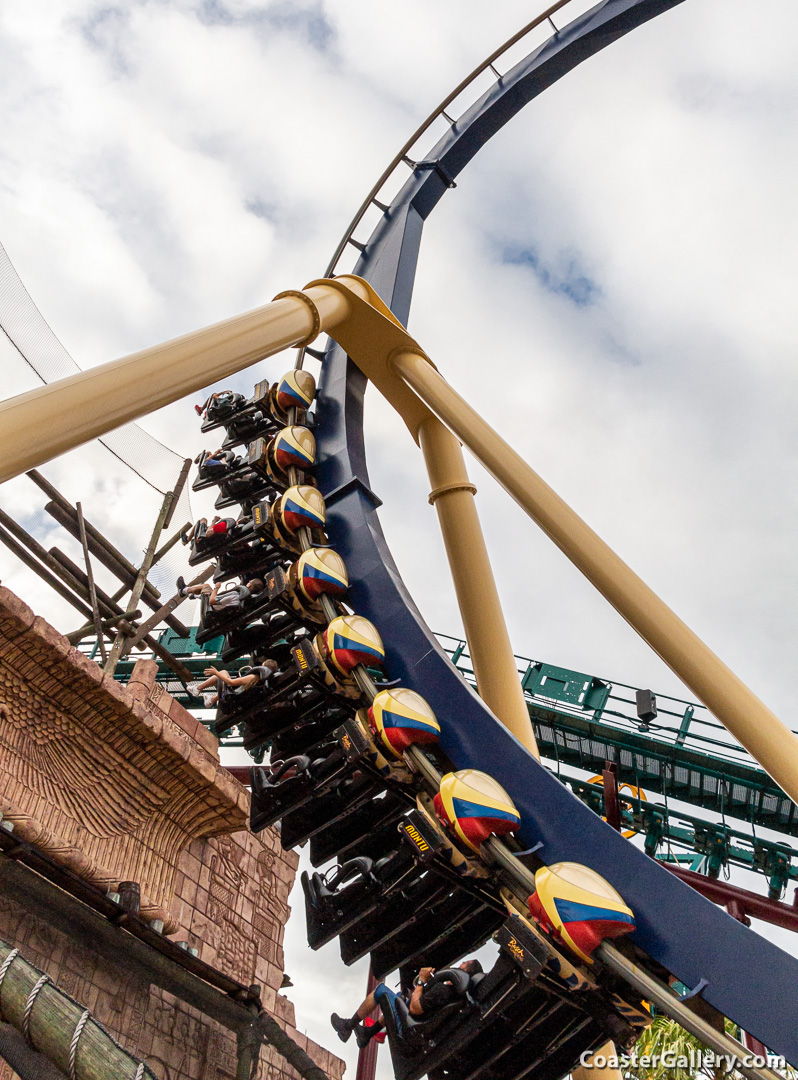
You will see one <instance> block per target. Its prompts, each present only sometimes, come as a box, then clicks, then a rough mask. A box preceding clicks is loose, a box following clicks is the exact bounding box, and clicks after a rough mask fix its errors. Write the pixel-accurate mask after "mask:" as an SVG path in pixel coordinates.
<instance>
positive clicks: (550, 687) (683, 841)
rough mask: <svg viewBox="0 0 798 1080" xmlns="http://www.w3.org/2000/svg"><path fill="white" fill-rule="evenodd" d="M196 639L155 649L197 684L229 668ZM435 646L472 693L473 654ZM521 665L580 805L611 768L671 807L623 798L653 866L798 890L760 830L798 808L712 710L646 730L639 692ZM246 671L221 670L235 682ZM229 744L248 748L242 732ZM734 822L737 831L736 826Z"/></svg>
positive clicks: (548, 743)
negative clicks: (752, 878)
mask: <svg viewBox="0 0 798 1080" xmlns="http://www.w3.org/2000/svg"><path fill="white" fill-rule="evenodd" d="M196 633H197V628H192V630H191V633H190V635H189V636H188V637H185V638H181V637H179V635H178V634H176V633H175V631H173V630H165V631H164V632H163V633H162V634H161V635H160V637H159V639H158V640H159V642H160V643H161V644H162V645H164V646H165V647H166V648H167V649H169V651H170V652H171V653H172V654H173V655H175V656H177V657H179V659H180V660H181V662H182V663H183V664H184V665H185V666H186V667H187V668H188V669H189V671H191V673H192V675H193V676H194V677H195V678H196V679H197V681H200V680H202V679H203V678H204V672H205V669H206V668H207V667H209V666H210V665H211V664H213V665H220V664H221V663H222V661H221V658H220V655H219V653H220V650H221V648H222V645H223V642H224V638H223V637H218V638H214V639H213V640H212V641H209V642H207V643H206V644H205V645H198V644H197V641H196ZM437 636H438V638H439V639H440V641H441V644H442V645H443V647H444V649H445V650H446V651H447V652H448V653H449V655H450V657H451V659H452V661H453V663H454V664H455V665H456V667H457V668H458V670H459V671H460V672H461V674H462V675H463V677H464V678H465V679H466V680H467V681H468V682H470V683H471V684H472V685H474V683H475V680H474V673H473V670H472V668H471V665H470V657H469V654H468V648H467V645H466V642H465V641H463V640H462V639H459V638H455V637H451V636H450V635H447V634H438V635H437ZM141 655H142V656H145V657H149V655H150V654H149V653H143V654H141ZM137 658H138V657H137ZM516 661H517V667H518V674H519V678H520V679H521V683H522V686H523V688H524V694H525V697H526V701H527V707H528V709H529V713H530V716H531V717H532V723H533V727H534V730H535V737H536V738H537V741H538V746H539V748H540V752H541V755H542V757H543V759H544V761H546V762H548V763H550V765H551V767H552V768H553V769H554V771H556V772H557V774H558V775H559V776H560V779H561V780H562V781H563V782H564V783H565V784H567V785H568V786H569V787H570V788H571V790H572V791H573V792H574V794H575V795H577V796H578V797H579V798H580V799H582V800H583V801H584V802H585V803H586V804H587V805H588V806H590V807H591V808H592V809H593V810H595V811H596V813H598V814H603V813H604V797H603V790H602V787H601V786H599V785H597V784H591V783H589V782H588V781H586V780H584V779H580V778H578V777H576V776H574V775H572V773H571V772H570V770H573V769H578V770H582V771H586V772H588V773H594V774H601V772H602V770H603V768H604V766H605V763H606V762H613V763H614V765H615V766H616V769H617V781H618V783H619V784H622V785H626V786H627V788H628V787H629V786H632V787H634V788H635V789H638V790H639V789H645V790H646V791H648V792H655V793H659V794H661V795H663V796H664V799H665V802H664V804H661V803H654V802H650V801H647V800H646V799H645V798H639V797H637V796H636V795H634V794H627V791H626V790H624V791H623V792H622V794H621V795H620V800H621V806H620V810H621V828H622V830H624V831H628V832H629V833H634V834H637V835H640V836H642V838H643V842H644V845H645V849H646V851H647V852H648V853H649V854H650V855H656V856H658V857H660V858H662V857H665V858H671V859H676V860H677V861H681V862H689V863H690V864H691V866H692V868H693V869H700V870H701V871H702V872H704V873H706V874H708V875H709V876H710V877H717V876H719V874H720V873H721V872H722V871H725V870H726V868H727V867H728V866H730V865H732V866H740V867H744V868H745V869H748V870H755V871H759V872H761V873H764V874H765V875H766V876H767V878H768V887H769V894H770V896H771V897H773V898H777V897H779V896H781V895H782V894H783V892H784V889H785V887H786V885H787V883H788V882H789V881H790V880H798V850H796V849H795V848H793V847H791V846H790V845H789V844H786V843H783V842H781V841H774V840H770V839H767V838H764V837H760V836H757V833H756V830H757V828H769V829H773V830H775V831H776V832H777V833H780V834H782V835H784V834H787V835H793V836H795V835H798V808H796V806H795V804H794V803H792V802H791V800H790V799H788V798H787V797H786V796H785V795H784V793H783V792H782V791H781V790H780V788H778V787H777V786H776V784H775V783H774V782H773V781H772V780H771V779H770V777H769V776H768V775H767V774H766V773H765V772H764V771H763V770H762V769H761V768H760V767H759V766H758V765H757V764H756V762H754V761H753V760H752V759H751V757H750V756H749V755H748V754H747V752H746V751H745V750H744V749H743V748H742V747H740V746H739V745H737V744H736V743H735V742H734V741H733V740H732V739H731V736H729V735H728V734H727V732H726V731H725V729H724V728H723V727H722V726H721V725H720V724H719V723H718V722H717V721H716V720H714V719H713V718H712V716H711V715H710V713H709V712H708V710H707V709H706V708H705V707H704V706H702V705H698V704H695V703H694V702H689V701H683V700H681V699H679V698H675V697H672V696H669V695H665V694H657V695H656V708H657V715H656V717H655V718H654V717H651V716H649V717H648V719H644V718H642V717H641V716H639V715H638V712H637V704H636V696H635V695H636V692H637V691H636V688H635V687H633V686H630V685H628V684H626V683H619V682H616V681H614V680H609V679H605V678H600V677H598V676H595V675H588V674H586V673H584V672H578V671H573V670H571V669H569V668H562V667H557V666H555V665H553V664H547V663H545V662H543V661H539V660H532V659H529V658H528V657H520V656H519V657H516ZM243 663H244V661H236V662H234V663H232V664H225V665H224V666H225V667H226V668H227V669H228V670H230V671H234V672H235V671H238V669H239V668H240V667H241V666H242V665H243ZM134 665H135V659H133V658H127V659H126V660H124V661H122V662H121V663H120V664H119V667H118V668H117V671H116V675H115V677H116V678H117V679H118V680H119V681H121V682H127V681H128V679H129V678H130V675H131V673H132V671H133V667H134ZM157 680H158V682H159V683H160V684H161V685H162V686H164V688H165V689H167V690H168V691H169V692H170V693H171V694H172V695H173V696H174V697H176V698H177V700H178V701H180V702H181V703H182V704H183V705H184V706H185V707H186V708H188V709H194V710H197V711H200V710H203V709H205V703H204V701H203V699H202V698H201V697H199V696H197V695H196V694H195V693H193V692H192V690H193V684H191V685H189V686H188V687H186V686H184V685H183V684H182V683H181V682H179V680H178V679H177V677H176V676H175V675H174V673H173V672H171V671H170V670H169V669H168V668H167V667H165V665H164V664H163V663H161V662H159V668H158V676H157ZM208 722H209V723H210V721H208ZM221 742H222V745H223V746H225V747H240V746H242V740H241V737H240V735H239V734H238V732H237V730H236V729H233V731H231V732H230V733H229V734H227V735H226V736H224V737H223V738H222V740H221ZM259 759H260V760H262V752H261V753H260V754H259ZM563 769H565V770H566V772H565V773H564V772H563ZM671 798H673V799H678V800H679V801H680V802H683V803H688V804H690V805H692V806H695V807H697V808H702V809H704V810H708V811H711V812H712V813H713V814H715V815H719V817H720V820H719V821H707V820H704V819H702V818H700V817H697V816H695V815H692V814H690V813H688V812H685V811H683V810H682V809H681V808H674V807H672V806H670V805H669V802H668V800H669V799H671ZM727 817H729V818H733V819H736V822H735V824H733V825H730V824H729V823H728V822H727ZM738 826H739V827H738ZM746 826H747V830H748V831H746Z"/></svg>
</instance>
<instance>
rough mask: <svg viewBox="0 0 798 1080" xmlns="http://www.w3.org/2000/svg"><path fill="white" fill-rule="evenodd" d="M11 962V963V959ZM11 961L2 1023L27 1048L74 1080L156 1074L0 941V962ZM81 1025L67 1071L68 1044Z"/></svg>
mask: <svg viewBox="0 0 798 1080" xmlns="http://www.w3.org/2000/svg"><path fill="white" fill-rule="evenodd" d="M9 958H10V960H9ZM6 961H9V963H8V967H7V968H6V969H5V975H4V977H3V1019H4V1020H5V1021H6V1023H8V1024H11V1026H12V1027H13V1028H15V1029H16V1030H17V1031H19V1032H21V1034H22V1035H23V1036H24V1037H25V1039H26V1041H27V1042H28V1044H29V1046H30V1047H31V1048H32V1049H33V1050H36V1051H38V1052H39V1053H40V1054H42V1055H43V1056H44V1057H46V1058H47V1059H48V1061H51V1062H52V1063H53V1064H54V1065H56V1066H57V1067H58V1068H60V1069H61V1070H62V1071H69V1072H71V1074H72V1076H73V1077H74V1080H135V1078H139V1080H141V1078H143V1077H149V1078H150V1080H155V1074H154V1073H153V1071H152V1070H151V1069H150V1068H148V1067H147V1066H146V1065H145V1066H144V1068H143V1070H142V1069H141V1068H139V1066H140V1064H141V1063H140V1062H139V1061H137V1060H136V1059H135V1058H134V1057H133V1056H132V1055H131V1054H128V1052H127V1051H126V1050H123V1049H122V1047H121V1046H120V1045H119V1044H118V1043H117V1042H116V1041H115V1040H114V1039H112V1038H111V1036H110V1035H109V1034H108V1033H107V1032H106V1031H105V1029H104V1028H102V1027H101V1026H100V1025H99V1024H98V1023H97V1021H96V1020H95V1019H94V1018H93V1017H92V1016H89V1017H88V1018H87V1017H85V1016H84V1007H83V1006H82V1005H78V1003H77V1002H75V1001H73V1000H72V998H71V997H69V996H68V995H67V994H65V993H64V992H63V991H62V990H59V989H58V987H57V986H56V985H55V983H53V982H51V981H50V980H49V979H48V978H47V977H46V976H45V975H44V974H43V972H41V971H40V970H39V969H38V968H36V967H34V966H33V964H30V963H28V961H27V960H25V959H24V957H23V956H22V955H21V953H20V952H19V951H18V950H16V949H13V948H12V947H11V945H9V944H7V943H6V942H5V941H0V963H5V962H6ZM81 1023H82V1025H83V1029H82V1031H81V1033H80V1040H79V1042H78V1048H77V1053H76V1054H75V1055H74V1068H71V1069H70V1045H71V1043H72V1039H73V1037H74V1035H75V1033H76V1031H77V1029H78V1025H79V1024H81Z"/></svg>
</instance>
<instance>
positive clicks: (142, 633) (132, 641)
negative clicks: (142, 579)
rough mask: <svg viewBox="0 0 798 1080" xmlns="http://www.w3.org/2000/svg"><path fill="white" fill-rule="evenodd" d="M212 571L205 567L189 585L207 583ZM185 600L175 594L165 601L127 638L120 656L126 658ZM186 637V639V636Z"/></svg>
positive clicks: (211, 568) (209, 567)
mask: <svg viewBox="0 0 798 1080" xmlns="http://www.w3.org/2000/svg"><path fill="white" fill-rule="evenodd" d="M214 570H215V567H214V566H213V565H211V566H206V567H205V569H204V570H203V571H202V573H201V574H200V575H199V577H196V578H194V580H193V581H190V582H189V585H201V584H202V583H203V582H204V581H207V580H208V578H209V577H211V576H212V575H213V572H214ZM185 599H186V597H185V596H181V595H180V593H175V595H174V596H173V597H172V599H171V600H169V601H167V603H165V604H164V605H163V607H162V608H159V610H158V611H156V612H155V614H154V615H150V617H149V618H148V619H147V620H146V621H145V622H143V623H142V624H141V626H139V628H138V630H137V631H136V633H135V634H134V635H133V637H132V638H129V639H128V640H127V641H126V642H125V649H124V652H123V654H122V655H123V656H126V655H127V654H128V653H129V652H130V650H131V649H132V648H134V647H135V646H136V645H138V643H139V642H140V641H142V640H143V639H144V638H145V637H146V636H147V634H149V632H150V630H154V629H155V627H156V626H157V625H158V623H159V622H162V621H163V619H164V618H165V617H166V615H168V614H169V612H171V611H174V609H175V608H176V607H178V606H179V605H180V604H182V603H183V601H184V600H185ZM186 636H187V637H188V635H186Z"/></svg>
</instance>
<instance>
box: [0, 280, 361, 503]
mask: <svg viewBox="0 0 798 1080" xmlns="http://www.w3.org/2000/svg"><path fill="white" fill-rule="evenodd" d="M348 313H349V303H348V298H347V295H346V293H345V292H342V291H341V290H340V289H335V288H331V287H330V286H328V285H325V284H321V285H315V286H313V287H309V288H308V289H306V290H305V292H302V293H300V292H288V293H281V294H280V297H278V298H277V299H276V300H274V301H273V302H272V303H271V304H266V305H265V306H264V307H261V308H257V309H256V310H255V311H249V312H247V313H246V314H244V315H238V316H236V317H235V318H233V319H227V320H225V321H224V322H220V323H216V324H214V325H213V326H207V327H205V328H204V329H202V330H197V331H195V332H194V333H191V334H186V335H185V336H184V337H179V338H174V339H173V340H172V341H167V342H165V343H164V344H163V345H154V346H153V347H152V348H150V349H142V350H141V351H140V352H137V353H132V354H131V355H130V356H125V357H122V359H121V360H114V361H112V362H111V363H109V364H101V365H100V366H99V367H94V368H90V369H89V370H88V371H82V372H80V373H79V374H78V375H71V376H70V377H69V378H68V379H61V380H60V381H59V382H55V383H50V384H49V385H48V386H42V387H39V388H37V389H36V390H31V391H29V392H28V393H26V394H19V395H18V396H17V397H13V398H9V399H8V400H6V401H3V402H0V445H1V446H2V447H3V454H2V457H1V458H0V483H2V482H3V481H4V480H9V479H10V478H11V477H12V476H18V475H19V474H20V473H23V472H27V471H28V469H33V468H35V467H36V466H37V465H41V464H42V463H43V462H45V461H49V460H50V459H51V458H54V457H58V455H59V454H63V453H66V451H67V450H72V449H73V448H74V447H76V446H81V445H82V444H83V443H85V442H89V441H90V440H91V439H96V438H97V436H98V435H104V434H105V432H107V431H112V430H113V429H114V428H117V427H119V426H120V425H122V424H126V423H128V421H130V420H135V419H137V418H138V417H139V416H144V415H145V414H146V413H150V412H154V411H155V409H160V408H161V407H162V406H164V405H168V404H169V403H170V402H172V401H177V400H178V399H179V398H181V397H185V395H186V394H191V393H194V392H195V391H197V390H201V389H202V388H203V387H206V386H209V385H210V384H211V383H213V382H215V381H216V380H217V379H223V378H225V377H226V376H228V375H232V374H234V372H236V371H241V370H242V369H243V368H245V367H248V366H249V365H250V364H254V363H255V362H256V361H257V360H263V359H264V358H265V357H267V356H272V355H273V354H274V353H277V352H280V351H281V350H282V349H287V348H290V346H292V345H298V344H304V343H307V342H310V341H312V340H313V339H314V338H315V337H316V335H317V334H318V333H319V332H320V331H322V330H328V331H329V330H332V329H334V328H335V327H336V326H337V325H338V324H339V323H340V322H341V321H342V320H343V319H345V318H346V317H347V315H348Z"/></svg>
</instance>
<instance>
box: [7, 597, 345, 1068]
mask: <svg viewBox="0 0 798 1080" xmlns="http://www.w3.org/2000/svg"><path fill="white" fill-rule="evenodd" d="M155 671H156V665H155V664H154V663H153V662H151V661H140V662H139V664H138V665H137V666H136V669H135V671H134V675H133V679H132V680H131V682H130V684H129V686H128V687H121V686H120V685H119V684H118V683H116V682H115V681H114V680H113V679H111V678H109V677H108V676H107V675H104V674H103V672H102V671H101V670H100V668H99V667H97V665H96V664H94V663H93V662H91V661H89V660H87V659H86V658H85V657H84V656H82V654H80V653H79V652H78V651H77V650H76V649H74V648H72V647H71V646H70V645H69V643H68V642H67V641H66V639H65V638H64V637H62V636H61V635H60V634H59V633H57V632H56V631H55V630H54V629H53V628H52V627H50V626H49V625H48V624H47V623H46V622H44V620H42V619H40V618H36V617H34V615H33V612H32V611H31V610H30V609H29V608H28V607H27V606H26V605H25V604H23V603H22V602H21V601H20V600H19V599H18V598H17V597H15V596H14V595H13V594H12V593H10V592H9V591H8V590H7V589H5V588H3V587H0V811H2V814H3V817H4V818H5V819H6V820H10V821H11V822H12V823H13V824H14V831H15V835H18V836H20V837H21V838H22V839H25V840H27V841H29V842H30V843H33V844H36V845H37V846H38V847H40V848H42V849H43V850H44V851H46V852H47V853H48V854H49V855H50V856H51V858H53V859H56V860H57V861H59V862H62V863H63V864H64V865H66V866H69V867H70V869H72V870H73V871H74V872H76V873H78V874H80V875H81V876H82V877H84V878H86V879H87V880H89V881H92V882H93V883H94V884H96V885H98V886H100V887H101V888H103V889H109V888H115V887H116V886H117V885H118V883H119V881H123V880H131V881H138V882H139V883H140V885H141V890H142V914H143V915H145V917H147V918H150V919H157V918H161V919H163V920H164V923H165V924H166V929H167V930H171V931H172V932H173V936H174V938H175V940H178V941H186V942H188V944H189V945H191V946H193V947H195V948H197V949H198V950H199V955H200V957H201V959H203V960H205V961H206V962H207V963H209V964H212V965H213V966H214V967H216V968H218V969H219V970H221V971H223V972H225V973H226V974H228V975H230V976H232V977H233V978H234V979H236V980H237V981H238V982H240V983H243V984H244V985H246V986H249V985H251V984H252V983H257V984H258V985H259V986H261V987H262V1001H263V1004H264V1007H265V1008H266V1009H267V1010H268V1011H269V1012H270V1013H271V1014H272V1015H273V1016H275V1017H276V1018H277V1020H278V1021H279V1022H280V1023H281V1025H282V1026H283V1027H284V1028H285V1029H286V1030H288V1031H289V1032H291V1034H292V1035H293V1037H294V1038H295V1039H296V1041H297V1042H298V1043H299V1044H300V1045H301V1046H302V1047H303V1049H305V1050H306V1051H307V1053H308V1054H310V1056H311V1057H312V1058H313V1059H314V1060H315V1061H316V1062H317V1063H318V1064H319V1065H320V1066H321V1067H322V1068H323V1069H324V1070H325V1071H326V1072H327V1073H328V1075H329V1076H330V1077H331V1078H332V1080H339V1078H340V1076H341V1075H342V1073H343V1067H344V1066H343V1062H342V1061H340V1059H338V1058H336V1057H334V1056H333V1055H331V1054H330V1053H328V1052H327V1051H326V1050H324V1049H322V1048H321V1047H319V1046H317V1045H316V1044H315V1043H312V1042H310V1041H309V1040H307V1039H306V1038H305V1037H304V1036H302V1035H300V1034H299V1033H297V1032H296V1029H295V1027H294V1024H295V1017H294V1008H293V1005H292V1004H291V1003H290V1002H289V1001H288V1000H287V999H286V998H285V997H283V996H282V995H281V994H280V993H279V988H280V985H281V982H282V979H283V967H284V963H283V949H282V946H283V930H284V926H285V921H286V919H287V917H288V913H289V907H288V903H287V900H288V894H289V892H290V890H291V886H292V884H293V881H294V877H295V874H296V867H297V862H298V859H297V856H296V855H295V854H294V853H293V852H283V851H282V849H281V847H280V843H279V839H278V836H277V834H276V833H275V831H274V830H271V829H269V830H266V831H265V832H264V833H261V834H260V835H259V836H257V837H256V836H253V835H252V834H251V833H249V832H248V831H247V830H246V829H245V828H244V825H245V822H246V820H247V816H248V809H249V795H248V792H247V791H246V789H245V788H243V787H242V786H241V785H240V784H238V783H237V782H236V781H235V780H233V779H232V777H230V775H229V774H228V773H227V772H226V771H225V770H224V769H223V768H222V767H221V766H220V764H219V754H218V743H217V740H216V739H215V738H214V737H213V736H212V735H210V734H209V733H208V732H207V731H206V730H205V729H204V728H203V727H202V725H201V724H198V722H197V721H196V720H195V719H194V717H192V716H191V715H190V714H189V713H188V712H186V710H185V709H183V708H182V706H181V705H180V704H179V703H178V702H176V701H174V700H173V699H172V698H171V697H170V696H169V695H168V694H167V693H166V692H165V691H163V690H162V689H161V688H160V687H159V686H157V685H156V684H155ZM0 937H2V938H3V939H4V940H5V941H8V942H10V943H12V944H13V945H15V946H17V947H18V948H19V949H20V950H21V951H22V953H23V954H24V956H25V957H26V959H28V960H29V961H30V962H31V963H34V964H36V965H37V966H38V967H40V968H42V970H44V971H46V972H47V973H48V975H50V977H51V978H52V979H53V981H54V982H55V983H56V984H57V985H59V986H60V987H61V988H62V989H64V990H66V991H67V992H68V993H70V994H71V995H72V996H73V997H74V998H76V1000H78V1001H79V1002H80V1003H81V1004H83V1005H85V1006H86V1008H89V1009H91V1010H92V1012H93V1013H94V1014H95V1016H96V1017H97V1019H99V1020H100V1021H101V1022H102V1023H103V1024H104V1025H105V1026H106V1027H107V1028H108V1030H109V1031H110V1032H111V1033H112V1034H113V1035H114V1036H115V1037H116V1038H117V1039H118V1040H119V1042H120V1043H121V1044H122V1045H123V1046H125V1047H126V1048H127V1049H129V1050H130V1051H131V1052H133V1053H134V1054H136V1055H138V1056H141V1057H146V1059H147V1061H148V1063H149V1064H150V1065H151V1066H152V1067H153V1069H154V1071H155V1072H156V1074H157V1075H158V1076H159V1077H160V1078H161V1080H234V1077H235V1071H236V1052H235V1038H234V1036H232V1035H231V1034H230V1033H229V1032H227V1031H226V1030H225V1029H224V1028H222V1027H221V1026H220V1025H218V1024H216V1023H214V1022H212V1021H209V1020H207V1018H205V1017H204V1016H203V1015H202V1014H201V1013H198V1012H197V1011H196V1010H195V1009H192V1008H190V1007H189V1006H187V1005H184V1004H182V1003H181V1002H179V1001H177V1000H175V999H174V998H172V997H171V996H170V995H168V994H166V993H164V992H163V991H161V990H159V989H158V988H156V987H154V986H150V985H148V984H145V983H142V982H141V980H140V979H139V978H137V977H134V976H133V975H132V974H131V973H130V972H129V971H127V969H126V966H125V958H124V955H123V954H122V955H120V957H119V958H118V961H117V962H114V963H113V964H109V963H108V962H107V960H105V959H103V958H102V957H101V956H100V955H99V954H97V953H92V952H91V951H87V950H86V949H85V948H83V947H81V948H79V949H78V948H77V947H76V946H75V944H74V943H73V942H71V941H70V939H69V938H68V937H67V936H66V935H65V934H62V933H61V932H59V931H56V930H55V929H53V928H52V927H51V926H49V925H48V924H47V923H46V922H44V921H43V920H42V919H41V918H39V917H37V915H36V913H35V912H33V911H28V910H24V909H23V908H22V907H21V906H20V905H18V904H16V903H13V902H11V901H10V900H7V899H5V898H4V897H3V895H2V889H1V888H0ZM258 1075H259V1076H260V1077H263V1078H265V1077H274V1078H278V1077H280V1078H281V1077H286V1078H288V1077H292V1078H294V1077H296V1073H294V1072H293V1070H291V1069H289V1068H288V1067H286V1066H285V1065H284V1063H283V1062H282V1060H281V1059H280V1058H279V1056H277V1055H276V1054H275V1052H274V1051H271V1050H268V1049H266V1050H264V1052H263V1053H262V1058H261V1068H260V1072H259V1074H258ZM15 1076H16V1074H14V1073H13V1072H11V1070H10V1068H9V1066H8V1065H6V1064H3V1063H2V1062H0V1080H12V1078H13V1077H15Z"/></svg>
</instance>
